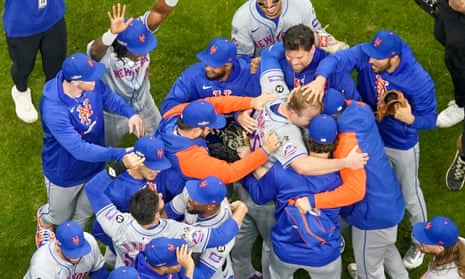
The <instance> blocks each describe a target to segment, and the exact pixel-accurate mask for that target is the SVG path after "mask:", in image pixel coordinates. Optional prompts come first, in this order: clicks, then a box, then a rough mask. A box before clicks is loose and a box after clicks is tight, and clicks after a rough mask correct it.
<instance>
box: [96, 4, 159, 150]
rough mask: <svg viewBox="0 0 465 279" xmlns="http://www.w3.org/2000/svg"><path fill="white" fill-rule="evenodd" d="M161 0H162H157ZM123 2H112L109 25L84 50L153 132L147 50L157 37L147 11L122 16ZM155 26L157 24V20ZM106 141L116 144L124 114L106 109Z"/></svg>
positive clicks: (156, 118) (155, 115) (123, 125)
mask: <svg viewBox="0 0 465 279" xmlns="http://www.w3.org/2000/svg"><path fill="white" fill-rule="evenodd" d="M160 2H164V0H160ZM125 11H126V5H123V6H122V7H121V5H120V4H119V3H118V5H114V6H113V9H112V13H110V12H108V17H109V19H110V29H109V30H108V31H107V32H105V33H104V34H103V35H102V36H101V37H99V38H97V39H96V40H93V41H91V42H90V43H89V44H88V45H87V53H88V54H89V55H90V57H91V58H92V59H94V60H96V61H99V62H101V63H103V64H105V66H106V71H105V74H104V75H103V76H102V80H103V81H104V82H105V83H106V84H107V85H108V86H109V87H110V88H111V89H112V90H113V91H115V92H116V93H117V94H118V95H120V96H121V97H123V98H124V99H125V100H126V101H127V102H128V103H129V104H131V106H132V107H133V108H134V110H136V111H137V112H138V113H139V114H140V115H141V117H142V118H143V119H144V122H145V123H146V124H147V130H146V132H147V134H149V135H152V134H153V132H154V131H155V129H156V128H157V126H158V123H159V122H160V119H161V115H160V111H159V110H158V108H157V106H156V105H155V102H154V100H153V97H152V94H151V93H150V79H149V75H148V74H149V67H150V55H149V54H150V52H151V51H153V50H154V49H155V48H156V47H157V44H158V42H157V38H156V37H155V35H154V34H152V32H151V30H154V29H151V28H150V27H149V26H148V25H147V20H148V17H149V16H150V14H151V13H150V12H147V13H146V14H145V15H144V16H141V17H140V18H138V19H135V20H132V19H130V20H125V17H124V16H125ZM157 26H158V24H157ZM104 117H105V145H106V146H115V145H116V144H118V143H119V141H120V140H121V139H122V138H123V136H124V135H125V134H127V133H128V131H129V130H128V125H127V121H128V120H127V118H124V117H121V116H120V115H118V114H114V113H110V112H107V111H105V113H104Z"/></svg>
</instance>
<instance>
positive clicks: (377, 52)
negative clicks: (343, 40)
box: [306, 30, 437, 268]
mask: <svg viewBox="0 0 465 279" xmlns="http://www.w3.org/2000/svg"><path fill="white" fill-rule="evenodd" d="M353 69H356V70H357V71H358V84H357V87H358V90H359V92H360V95H361V96H362V100H363V101H364V102H366V103H367V104H368V105H369V106H370V107H371V109H372V110H373V111H376V107H377V102H378V99H379V97H380V96H382V95H383V94H384V93H385V92H386V91H388V90H398V91H401V92H403V93H404V96H405V98H406V99H407V100H408V103H409V106H405V107H400V108H399V109H398V110H396V113H395V115H392V116H388V117H385V118H384V119H383V121H382V122H380V123H378V128H379V132H380V134H381V137H382V139H383V142H384V145H385V152H386V155H387V157H388V159H389V161H390V162H391V164H392V166H393V167H394V171H395V173H396V176H397V179H398V180H399V182H400V185H401V187H402V193H403V197H404V199H405V206H406V209H407V211H408V213H409V220H410V223H411V224H415V223H418V222H425V221H426V205H425V200H424V197H423V192H422V190H421V188H420V181H419V179H418V167H419V158H420V145H419V137H418V130H428V129H433V128H434V127H435V124H436V118H437V112H436V95H435V93H434V82H433V80H432V79H431V77H430V75H429V74H428V73H427V72H426V71H425V70H424V69H423V67H422V66H421V65H420V64H419V63H418V62H417V61H416V59H415V57H414V55H413V53H412V50H411V49H410V47H409V46H408V45H407V43H405V42H404V41H403V40H402V39H401V38H400V37H399V35H397V34H396V33H394V32H392V31H389V30H381V31H379V32H377V33H376V35H375V36H374V37H373V39H372V40H371V42H368V43H362V44H358V45H356V46H354V47H352V48H350V49H349V50H347V51H344V52H343V53H336V54H334V56H328V57H327V58H325V59H323V60H322V61H321V62H320V64H319V65H318V67H317V69H316V78H315V81H313V82H311V83H309V84H308V85H307V86H306V90H307V91H311V92H313V94H317V95H319V96H322V94H323V90H324V87H325V85H326V81H327V77H328V76H329V75H330V74H331V73H333V72H351V71H352V70H353ZM412 241H413V243H412V245H411V246H410V248H409V250H408V251H407V253H406V254H405V256H404V264H405V266H406V267H407V268H415V267H417V266H419V265H421V263H422V262H423V254H422V253H421V252H420V250H419V246H418V244H416V243H415V241H414V240H413V239H412Z"/></svg>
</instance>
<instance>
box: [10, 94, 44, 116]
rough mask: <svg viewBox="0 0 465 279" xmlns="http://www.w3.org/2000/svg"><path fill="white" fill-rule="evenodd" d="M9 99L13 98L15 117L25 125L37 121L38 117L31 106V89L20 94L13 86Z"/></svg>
mask: <svg viewBox="0 0 465 279" xmlns="http://www.w3.org/2000/svg"><path fill="white" fill-rule="evenodd" d="M11 97H13V102H14V103H15V110H16V115H17V116H18V118H19V119H21V120H22V121H24V122H26V123H33V122H35V121H37V119H38V118H39V116H38V113H37V110H36V108H35V107H34V105H33V104H32V97H31V89H29V88H28V89H27V90H26V91H25V92H20V91H18V89H17V88H16V86H13V88H11Z"/></svg>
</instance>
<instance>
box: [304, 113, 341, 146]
mask: <svg viewBox="0 0 465 279" xmlns="http://www.w3.org/2000/svg"><path fill="white" fill-rule="evenodd" d="M308 135H309V136H310V139H312V140H313V141H314V142H317V143H319V144H330V143H333V142H334V141H335V140H336V138H337V124H336V120H334V118H332V117H331V116H329V115H327V114H320V115H318V116H316V117H314V118H313V119H312V121H311V122H310V125H309V126H308Z"/></svg>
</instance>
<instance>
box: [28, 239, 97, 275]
mask: <svg viewBox="0 0 465 279" xmlns="http://www.w3.org/2000/svg"><path fill="white" fill-rule="evenodd" d="M84 238H85V239H86V240H87V241H88V242H89V244H90V247H91V251H90V253H89V254H87V255H85V256H84V257H82V258H81V260H80V261H79V263H78V264H72V263H70V262H67V261H65V260H63V259H62V258H60V256H58V254H57V252H56V251H55V243H56V242H55V241H51V242H49V243H47V244H46V245H44V246H42V247H40V248H39V249H37V250H36V251H35V253H34V255H33V256H32V259H31V265H30V267H29V269H28V271H27V273H26V275H24V279H37V278H54V279H69V278H79V279H80V278H87V276H88V275H89V273H90V272H93V271H97V270H99V269H100V268H102V266H103V265H104V263H105V260H104V259H103V256H102V253H101V252H100V249H99V247H98V245H97V241H96V240H95V238H94V237H93V236H92V235H91V234H89V233H87V232H84Z"/></svg>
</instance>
